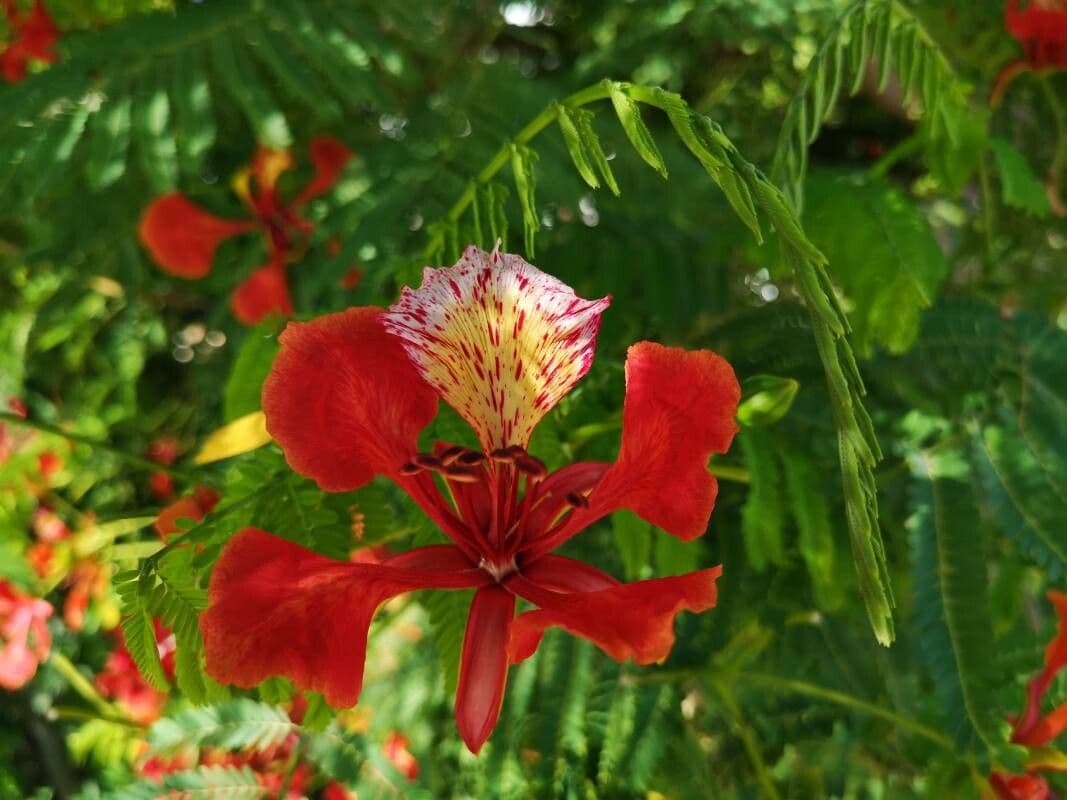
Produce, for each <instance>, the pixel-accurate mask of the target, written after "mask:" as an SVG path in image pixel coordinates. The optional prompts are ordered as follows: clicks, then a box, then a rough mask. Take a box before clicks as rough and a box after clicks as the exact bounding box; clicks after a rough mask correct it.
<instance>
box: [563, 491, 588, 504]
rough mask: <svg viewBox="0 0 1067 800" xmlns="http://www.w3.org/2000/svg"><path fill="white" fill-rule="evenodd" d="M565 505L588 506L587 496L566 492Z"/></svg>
mask: <svg viewBox="0 0 1067 800" xmlns="http://www.w3.org/2000/svg"><path fill="white" fill-rule="evenodd" d="M567 505H569V506H570V507H571V508H589V498H588V497H586V496H585V495H584V494H578V493H577V492H568V493H567Z"/></svg>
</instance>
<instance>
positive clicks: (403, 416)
mask: <svg viewBox="0 0 1067 800" xmlns="http://www.w3.org/2000/svg"><path fill="white" fill-rule="evenodd" d="M379 314H380V309H377V308H372V307H367V308H350V309H348V310H347V311H342V312H340V313H338V314H328V315H326V316H323V317H319V318H318V319H316V320H314V321H312V322H290V323H289V324H288V326H287V327H286V328H285V330H284V331H283V332H282V335H281V337H280V341H281V350H280V351H279V353H278V356H277V358H276V359H275V361H274V366H273V367H272V368H271V372H270V375H269V376H268V377H267V380H266V382H265V383H264V385H263V411H264V413H265V414H266V417H267V430H268V431H270V434H271V436H273V437H274V439H275V440H276V441H277V442H278V444H280V445H281V447H282V450H284V451H285V457H286V459H287V460H288V462H289V465H290V466H291V467H292V468H293V469H294V470H296V471H297V472H299V473H300V474H301V475H305V476H307V477H309V478H312V479H313V480H315V481H316V482H317V483H318V484H319V486H321V487H322V488H323V489H325V490H327V491H332V492H343V491H350V490H352V489H358V488H359V487H360V486H363V485H364V484H366V483H368V482H369V481H370V480H371V479H372V478H373V477H374V476H375V475H387V476H390V477H394V478H396V477H397V474H398V470H399V468H400V467H401V465H403V463H404V462H405V461H407V460H408V459H410V458H411V456H412V455H413V454H414V453H415V452H416V450H417V445H418V437H419V432H420V431H421V430H422V429H423V428H424V427H426V425H427V424H428V423H429V422H430V420H432V419H433V418H434V416H435V415H436V413H437V394H436V393H435V392H434V391H433V389H431V388H430V387H429V386H428V385H427V384H426V383H425V382H424V381H423V380H422V378H420V377H419V374H418V373H417V372H416V371H415V368H414V367H413V366H412V365H411V363H410V362H409V361H408V359H407V357H406V355H405V354H404V350H403V348H402V347H401V345H400V341H399V340H398V339H397V338H396V337H394V336H392V335H391V334H389V333H387V332H386V331H385V329H384V328H383V327H382V325H381V324H380V323H379V321H378V317H379Z"/></svg>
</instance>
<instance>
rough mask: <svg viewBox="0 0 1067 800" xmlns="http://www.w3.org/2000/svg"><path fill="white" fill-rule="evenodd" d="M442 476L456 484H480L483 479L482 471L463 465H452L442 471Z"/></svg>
mask: <svg viewBox="0 0 1067 800" xmlns="http://www.w3.org/2000/svg"><path fill="white" fill-rule="evenodd" d="M441 472H442V474H444V476H445V477H446V478H447V479H448V480H450V481H455V482H456V483H478V482H479V481H480V480H481V479H482V471H481V470H480V469H478V468H477V467H466V466H463V465H462V464H452V465H451V466H447V467H445V468H444V469H443V470H441Z"/></svg>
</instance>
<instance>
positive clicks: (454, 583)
mask: <svg viewBox="0 0 1067 800" xmlns="http://www.w3.org/2000/svg"><path fill="white" fill-rule="evenodd" d="M609 302H610V298H603V299H600V300H593V301H589V300H583V299H582V298H580V297H578V296H577V295H576V294H575V293H574V292H573V291H572V290H571V289H570V288H569V287H568V286H566V285H565V284H563V283H561V282H560V281H558V280H556V279H555V278H553V277H551V276H549V275H546V274H545V273H543V272H541V271H540V270H538V269H537V268H536V267H533V266H532V265H530V264H528V263H526V262H525V261H524V260H523V259H521V258H519V257H518V256H513V255H506V254H501V253H498V252H495V251H494V252H493V253H491V254H490V253H485V252H482V251H480V250H478V249H477V248H474V247H471V248H468V249H467V251H466V252H465V254H464V256H463V258H462V259H461V260H460V262H459V263H457V264H456V265H455V266H453V267H451V268H448V269H438V270H432V269H427V270H426V271H425V273H424V276H423V283H422V286H421V288H419V289H418V290H411V289H405V290H404V291H403V293H402V295H401V298H400V300H399V302H397V303H396V304H394V305H393V306H392V307H391V308H390V309H389V310H388V311H384V312H383V311H382V310H381V309H378V308H353V309H349V310H348V311H345V312H342V313H339V314H331V315H327V316H324V317H320V318H319V319H317V320H314V321H312V322H309V323H290V324H289V326H288V327H287V328H286V330H285V331H284V332H283V333H282V335H281V337H280V339H281V350H280V352H279V354H278V356H277V358H276V359H275V361H274V366H273V368H272V371H271V373H270V375H269V376H268V378H267V381H266V383H265V385H264V389H263V409H264V412H265V414H266V417H267V427H268V430H269V431H270V433H271V435H272V436H273V437H274V439H275V441H277V442H278V444H279V445H281V447H282V449H283V451H284V452H285V456H286V459H287V460H288V462H289V464H290V466H291V467H293V469H295V470H296V471H297V472H299V473H300V474H302V475H305V476H307V477H309V478H312V479H314V480H315V481H316V482H317V483H318V484H319V486H320V487H322V488H323V489H325V490H327V491H351V490H354V489H357V488H359V487H361V486H363V485H365V484H367V483H368V482H369V481H371V479H372V478H374V477H375V476H376V475H383V476H385V477H388V478H390V479H391V480H393V481H394V482H395V483H396V484H398V485H399V486H400V487H401V488H402V489H403V490H404V491H406V492H407V493H408V495H410V496H411V498H412V499H413V500H414V501H415V502H416V503H417V504H418V505H419V506H420V507H421V508H422V509H423V510H424V511H425V512H426V513H427V514H428V515H429V516H430V518H431V519H432V520H433V521H434V522H435V523H436V524H437V525H438V526H439V527H440V529H441V530H442V531H443V532H444V534H445V535H446V536H447V537H448V538H449V539H450V540H451V542H452V543H451V544H449V545H443V544H442V545H432V546H428V547H419V548H416V549H414V550H411V551H409V552H406V553H401V554H398V555H395V556H391V557H389V558H387V559H385V560H384V561H383V562H382V563H379V564H353V563H344V562H339V561H334V560H331V559H328V558H325V557H323V556H320V555H318V554H316V553H313V552H311V551H309V550H306V549H304V548H302V547H299V546H297V545H295V544H292V543H291V542H288V541H285V540H284V539H280V538H278V537H276V536H273V535H271V534H269V533H266V532H264V531H261V530H257V529H253V528H247V529H245V530H243V531H241V532H240V533H238V535H237V536H235V537H234V538H233V539H232V540H231V541H230V542H229V543H228V544H227V546H226V547H225V549H224V551H223V553H222V556H221V558H220V559H219V562H218V563H217V564H216V566H215V568H214V571H213V573H212V577H211V583H210V587H209V602H210V607H209V608H208V610H207V611H206V612H205V613H204V615H203V616H202V617H201V629H202V631H203V634H204V644H205V652H206V656H207V669H208V672H209V673H210V674H211V675H213V676H214V677H215V678H216V679H218V680H221V681H224V682H228V683H233V684H236V685H238V686H253V685H255V684H257V683H258V682H260V681H262V680H264V679H265V678H267V677H269V676H272V675H285V676H286V677H289V678H291V679H292V680H293V681H294V682H295V683H296V684H297V686H299V687H300V688H302V689H306V690H313V691H319V692H322V693H323V694H324V695H325V696H326V699H327V700H328V701H329V702H330V703H331V704H333V705H334V706H337V707H345V706H351V705H353V704H354V703H355V702H356V701H357V700H358V698H359V694H360V689H361V687H362V677H363V665H364V659H365V656H366V646H367V630H368V627H369V626H370V622H371V619H372V617H373V616H374V613H375V611H376V609H377V608H378V606H379V605H381V604H382V603H383V602H384V601H386V600H387V599H389V598H390V597H393V596H395V595H398V594H402V593H404V592H407V591H411V590H414V589H427V588H437V589H465V588H476V589H477V592H476V593H475V595H474V600H473V603H472V605H471V610H470V616H469V619H468V622H467V632H466V636H465V640H464V644H463V653H462V663H461V666H460V678H459V687H458V690H457V696H456V721H457V725H458V727H459V731H460V735H461V736H462V737H463V740H464V741H465V742H466V744H467V746H468V747H469V748H470V750H471V751H472V752H475V753H477V752H478V750H479V749H480V748H481V746H482V744H483V743H484V742H485V740H486V739H487V738H488V736H489V734H490V733H491V731H492V730H493V727H494V726H495V724H496V720H497V717H498V716H499V712H500V706H501V702H502V700H503V696H504V685H505V681H506V677H507V671H508V665H509V663H517V662H519V661H522V660H524V659H526V658H528V657H529V656H530V655H531V654H533V652H534V650H535V649H536V648H537V646H538V644H539V642H540V640H541V637H542V634H543V632H544V630H545V629H546V628H549V627H552V626H558V627H562V628H564V629H565V630H567V631H569V632H570V633H572V634H574V635H577V636H581V637H584V638H586V639H589V640H591V641H593V642H594V643H596V644H597V645H598V646H600V648H601V649H603V650H604V651H605V652H606V653H608V654H609V655H611V656H612V657H614V658H616V659H618V660H619V661H625V660H627V659H629V658H633V659H634V660H636V661H637V662H638V663H640V664H651V663H654V662H657V661H660V660H662V659H664V658H666V657H667V655H668V654H669V652H670V650H671V647H672V645H673V643H674V631H673V627H674V618H675V616H676V615H677V614H678V613H679V612H681V611H683V610H690V611H698V612H699V611H705V610H707V609H709V608H711V607H712V606H714V605H715V600H716V587H715V581H716V579H717V578H718V576H719V574H720V572H721V568H719V567H715V568H712V569H705V570H700V571H697V572H693V573H690V574H687V575H679V576H674V577H669V578H662V579H658V580H647V581H639V582H636V583H632V584H621V583H620V582H619V581H617V580H616V579H615V578H613V577H611V576H610V575H608V574H606V573H604V572H601V571H600V570H598V569H595V568H594V567H591V566H588V565H586V564H584V563H582V562H579V561H575V560H573V559H570V558H565V557H563V556H557V555H553V554H551V551H552V550H554V549H556V548H557V547H559V546H560V545H562V544H563V543H564V542H566V541H568V540H569V539H571V538H572V537H573V536H575V535H576V534H578V533H579V532H581V531H582V530H584V529H585V528H587V527H589V526H590V525H592V524H593V523H594V522H596V521H597V520H599V519H601V518H603V517H605V516H607V515H608V514H610V513H612V512H613V511H616V510H618V509H623V508H627V509H630V510H632V511H634V512H636V513H637V514H639V515H640V516H641V517H643V518H644V519H646V520H648V521H649V522H651V523H653V524H655V525H657V526H659V527H661V528H663V529H664V530H665V531H667V532H668V533H670V534H672V535H674V536H677V537H679V538H681V539H683V540H691V539H694V538H696V537H698V536H700V535H702V534H703V533H704V532H705V530H706V528H707V523H708V518H709V516H710V515H711V511H712V508H713V507H714V504H715V497H716V491H717V484H716V481H715V478H714V477H713V476H712V475H710V474H709V472H708V470H707V463H708V459H709V458H710V456H711V455H712V454H713V453H723V452H725V451H726V449H727V448H728V447H729V445H730V442H731V440H732V439H733V436H734V434H735V433H736V431H737V425H736V423H735V422H734V413H735V411H736V407H737V403H738V400H739V397H740V388H739V386H738V383H737V379H736V378H735V376H734V373H733V370H732V369H731V367H730V365H729V364H728V363H727V362H726V361H724V360H723V359H722V358H720V357H719V356H717V355H715V354H714V353H712V352H710V351H706V350H700V351H686V350H682V349H679V348H672V347H664V346H662V345H659V344H653V343H651V342H641V343H639V344H636V345H634V346H633V347H631V348H630V351H629V356H628V359H627V363H626V399H625V405H624V412H623V433H622V446H621V449H620V452H619V457H618V459H617V460H616V461H615V462H614V463H612V464H608V463H592V462H587V463H577V464H572V465H569V466H566V467H563V468H562V469H559V470H557V471H556V472H554V473H551V474H549V473H548V471H547V470H546V469H545V466H544V465H543V464H542V463H541V462H540V461H538V460H537V459H536V458H534V457H533V456H531V455H530V454H529V453H527V451H526V447H527V445H528V443H529V440H530V435H531V433H532V432H533V429H534V427H535V426H536V425H537V423H538V421H539V420H540V419H541V418H542V417H543V416H544V415H545V414H546V413H547V412H548V411H549V410H550V409H551V408H552V407H553V406H554V405H555V404H556V403H557V402H558V401H559V400H560V399H561V398H562V397H563V396H564V395H566V394H567V393H568V392H569V391H570V390H571V389H572V388H573V387H574V385H575V384H576V383H577V382H578V381H579V380H580V379H581V378H582V377H583V376H584V375H585V374H586V372H587V371H588V369H589V367H590V365H591V364H592V360H593V351H594V348H595V340H596V333H597V330H598V328H599V325H600V315H601V314H602V313H603V311H604V310H605V309H606V308H607V307H608V304H609ZM439 399H443V400H445V401H446V402H448V403H449V404H450V405H451V406H452V407H453V408H454V409H456V411H457V412H459V414H460V415H462V416H463V417H464V418H465V419H466V420H467V422H469V423H470V425H471V426H472V427H473V428H474V430H475V432H476V434H477V437H478V439H479V441H480V443H481V448H482V451H476V450H471V449H468V448H465V447H460V446H455V445H451V444H450V443H447V442H439V443H438V444H437V445H436V446H435V448H434V451H433V452H432V453H418V452H417V447H418V437H419V433H420V431H422V429H423V428H424V427H426V425H427V424H429V423H430V422H431V421H432V420H433V418H434V417H435V415H436V413H437V404H438V400H439ZM438 479H439V480H440V481H441V482H442V483H441V484H440V485H443V486H446V487H447V490H446V492H445V493H444V494H442V493H441V490H440V489H439V484H438V483H437V480H438ZM519 597H521V598H523V599H525V600H527V601H529V602H530V603H532V604H533V605H534V606H537V609H536V610H534V611H529V612H526V613H523V614H520V615H518V616H516V615H515V603H516V598H519Z"/></svg>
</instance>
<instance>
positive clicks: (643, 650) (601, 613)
mask: <svg viewBox="0 0 1067 800" xmlns="http://www.w3.org/2000/svg"><path fill="white" fill-rule="evenodd" d="M721 574H722V567H713V568H712V569H704V570H700V571H699V572H690V573H688V574H686V575H676V576H674V577H670V578H658V579H656V580H649V581H637V582H636V583H626V584H620V585H618V586H615V587H613V588H610V589H603V590H601V591H594V592H576V593H573V594H560V593H557V592H553V591H549V590H547V589H544V588H542V587H540V586H537V585H536V584H535V583H533V582H532V581H531V580H529V579H527V578H525V577H523V576H518V577H515V578H512V579H511V580H509V581H507V582H506V586H507V588H508V589H510V590H511V591H513V592H515V593H516V594H517V595H519V596H520V597H522V598H525V599H526V600H529V601H530V602H531V603H533V604H534V605H536V606H538V607H539V608H538V609H537V610H536V611H527V612H526V613H524V614H520V615H519V616H518V617H516V618H515V621H514V622H513V623H512V625H511V643H510V647H509V652H510V659H511V663H513V664H516V663H518V662H520V661H523V660H525V659H527V658H529V657H530V656H532V655H533V653H534V651H535V650H536V649H537V646H538V645H539V644H540V643H541V637H542V636H543V635H544V632H545V629H546V628H550V627H552V626H554V625H557V626H559V627H561V628H563V629H564V630H566V631H567V632H569V633H571V634H573V635H575V636H580V637H582V638H583V639H588V640H589V641H591V642H593V643H594V644H595V645H596V646H597V647H599V648H600V649H601V650H603V651H604V652H605V653H607V654H608V655H609V656H611V657H612V658H614V659H615V660H616V661H626V660H627V659H630V658H632V659H634V661H636V662H637V663H638V664H652V663H654V662H656V661H662V660H663V659H665V658H666V657H667V656H668V655H669V654H670V652H671V648H672V647H673V646H674V618H675V617H676V616H677V615H678V613H679V612H681V611H695V612H700V611H707V610H708V609H709V608H712V607H713V606H714V605H715V601H716V598H717V591H716V587H715V581H716V579H717V578H718V577H719V576H720V575H721Z"/></svg>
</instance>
